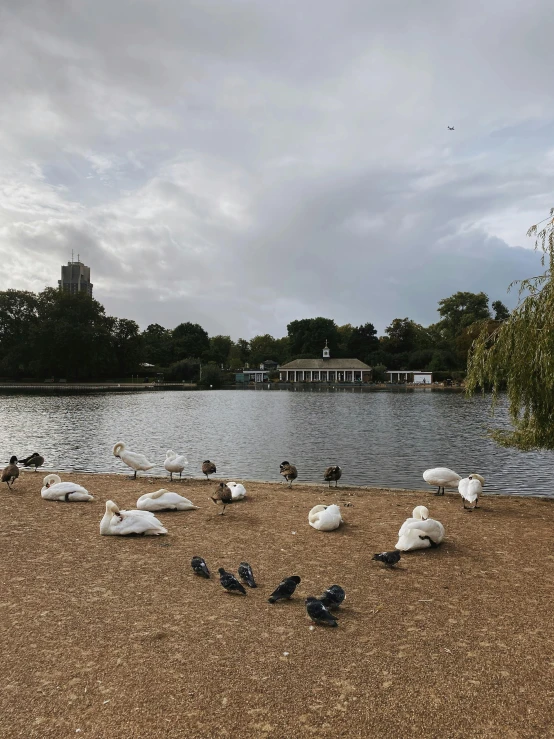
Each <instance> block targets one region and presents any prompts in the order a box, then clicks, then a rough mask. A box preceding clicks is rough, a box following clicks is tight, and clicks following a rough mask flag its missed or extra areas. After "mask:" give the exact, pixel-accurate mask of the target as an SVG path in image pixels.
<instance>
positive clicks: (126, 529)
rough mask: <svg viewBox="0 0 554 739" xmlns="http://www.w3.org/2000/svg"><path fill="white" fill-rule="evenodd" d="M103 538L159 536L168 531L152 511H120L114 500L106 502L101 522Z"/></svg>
mask: <svg viewBox="0 0 554 739" xmlns="http://www.w3.org/2000/svg"><path fill="white" fill-rule="evenodd" d="M100 534H101V535H102V536H129V535H130V534H144V535H145V536H159V535H160V534H167V529H166V528H164V527H163V526H162V524H161V523H160V521H158V519H157V518H156V517H155V516H154V514H153V513H150V511H120V510H119V507H118V505H117V503H114V502H113V500H108V501H106V512H105V513H104V516H103V517H102V520H101V521H100Z"/></svg>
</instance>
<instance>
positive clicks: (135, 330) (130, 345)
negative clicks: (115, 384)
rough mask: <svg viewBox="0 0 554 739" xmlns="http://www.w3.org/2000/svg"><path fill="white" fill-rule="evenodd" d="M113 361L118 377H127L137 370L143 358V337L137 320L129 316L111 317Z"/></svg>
mask: <svg viewBox="0 0 554 739" xmlns="http://www.w3.org/2000/svg"><path fill="white" fill-rule="evenodd" d="M108 321H109V322H110V323H111V325H110V334H111V343H112V350H113V357H112V361H113V364H114V366H115V372H116V374H117V376H118V377H126V376H127V375H130V374H132V373H134V372H136V371H137V369H138V366H139V363H140V360H141V358H142V349H143V347H142V338H141V335H140V329H139V327H138V324H137V323H136V322H135V321H130V320H129V319H127V318H110V319H108Z"/></svg>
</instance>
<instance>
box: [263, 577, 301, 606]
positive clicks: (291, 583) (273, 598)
mask: <svg viewBox="0 0 554 739" xmlns="http://www.w3.org/2000/svg"><path fill="white" fill-rule="evenodd" d="M299 582H300V578H299V577H298V575H292V577H285V579H284V580H283V581H282V582H280V583H279V585H277V587H276V588H275V590H274V591H273V592H272V593H271V595H270V596H269V598H268V602H269V603H276V602H277V601H278V600H286V599H287V598H290V597H291V595H292V594H293V593H294V591H295V590H296V586H297V585H298V583H299Z"/></svg>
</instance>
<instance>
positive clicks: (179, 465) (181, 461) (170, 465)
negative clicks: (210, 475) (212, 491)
mask: <svg viewBox="0 0 554 739" xmlns="http://www.w3.org/2000/svg"><path fill="white" fill-rule="evenodd" d="M187 464H188V462H187V458H186V457H185V455H184V454H176V453H175V452H174V451H173V449H168V450H167V452H166V455H165V462H164V467H165V468H166V470H167V471H168V472H169V479H170V480H173V473H174V472H175V474H177V472H178V473H179V477H181V475H182V473H183V470H184V469H185V467H186V466H187Z"/></svg>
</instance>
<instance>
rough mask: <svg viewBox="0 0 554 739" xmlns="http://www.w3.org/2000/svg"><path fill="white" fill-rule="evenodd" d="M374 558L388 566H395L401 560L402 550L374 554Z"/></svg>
mask: <svg viewBox="0 0 554 739" xmlns="http://www.w3.org/2000/svg"><path fill="white" fill-rule="evenodd" d="M372 559H375V560H377V561H378V562H383V564H385V565H387V567H394V565H395V564H397V563H398V562H399V561H400V552H399V551H398V549H395V550H394V551H392V552H381V554H374V555H373V557H372Z"/></svg>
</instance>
